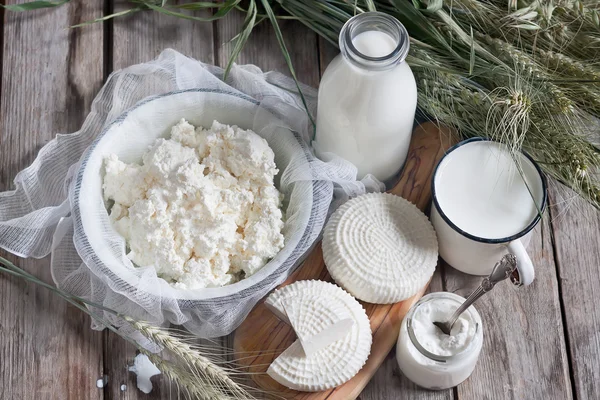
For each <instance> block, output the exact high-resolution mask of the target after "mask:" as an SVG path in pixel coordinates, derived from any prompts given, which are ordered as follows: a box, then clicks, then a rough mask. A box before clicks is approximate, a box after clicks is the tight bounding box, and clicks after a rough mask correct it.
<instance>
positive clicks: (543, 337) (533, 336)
mask: <svg viewBox="0 0 600 400" xmlns="http://www.w3.org/2000/svg"><path fill="white" fill-rule="evenodd" d="M548 222H549V218H548V215H547V214H546V216H545V218H544V220H543V223H542V224H538V226H537V227H536V228H535V230H534V231H533V234H532V236H531V242H530V244H529V246H528V248H527V252H528V253H529V255H530V256H531V259H532V261H533V264H534V265H535V268H536V278H535V281H534V282H533V284H532V285H530V286H528V287H526V288H520V289H516V288H514V287H513V286H511V285H510V284H509V283H508V282H502V283H500V284H498V285H497V286H496V287H495V288H494V290H493V291H492V292H491V293H489V294H488V295H486V296H484V297H482V298H481V299H480V300H478V301H477V303H476V304H475V308H476V309H477V311H479V314H480V315H481V318H482V320H483V328H484V330H483V332H484V333H483V337H484V345H483V349H482V352H481V355H480V358H479V362H478V364H477V368H476V369H475V371H474V373H473V375H471V377H470V378H469V379H468V380H467V381H465V382H464V383H463V384H461V385H459V386H458V387H457V394H458V399H482V400H487V399H490V400H492V399H494V400H495V399H515V400H521V399H561V400H562V399H564V400H567V399H572V398H573V394H572V393H571V382H570V378H569V368H568V361H567V352H566V345H565V340H564V335H563V323H562V318H561V313H560V298H559V291H558V282H557V278H556V268H555V264H554V256H553V252H552V242H551V240H550V224H549V223H548ZM444 275H445V289H446V291H449V292H455V293H457V294H459V295H461V296H464V297H466V296H468V295H469V294H470V293H471V291H472V290H474V289H475V288H476V287H477V286H478V285H479V284H480V282H481V277H475V276H467V275H466V274H463V273H462V272H459V271H457V270H455V269H453V268H451V267H450V266H446V267H445V269H444Z"/></svg>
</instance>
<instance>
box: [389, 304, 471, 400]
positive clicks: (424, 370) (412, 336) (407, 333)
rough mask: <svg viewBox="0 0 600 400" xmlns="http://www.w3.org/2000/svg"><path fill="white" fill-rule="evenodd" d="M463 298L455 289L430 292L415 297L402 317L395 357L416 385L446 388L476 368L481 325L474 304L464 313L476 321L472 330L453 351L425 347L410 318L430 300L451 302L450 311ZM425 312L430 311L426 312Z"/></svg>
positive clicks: (437, 388)
mask: <svg viewBox="0 0 600 400" xmlns="http://www.w3.org/2000/svg"><path fill="white" fill-rule="evenodd" d="M464 301H465V299H464V298H463V297H461V296H458V295H456V294H454V293H447V292H438V293H430V294H428V295H426V296H424V297H423V298H422V299H421V300H420V301H418V302H417V303H416V304H415V305H414V306H413V307H412V308H411V309H410V310H409V311H408V314H407V315H406V317H405V318H404V321H402V325H401V326H400V336H399V337H398V343H397V345H396V359H397V361H398V365H399V367H400V370H401V371H402V373H403V374H404V375H405V376H406V377H407V378H408V379H410V380H411V381H413V382H414V383H416V384H417V385H419V386H422V387H424V388H427V389H434V390H439V389H448V388H451V387H454V386H456V385H458V384H460V383H461V382H463V381H464V380H465V379H467V378H468V377H469V376H470V375H471V373H472V372H473V370H474V369H475V365H476V364H477V360H478V358H479V353H480V352H481V346H482V344H483V325H482V323H481V317H480V316H479V313H478V312H477V310H475V308H474V307H473V306H471V307H469V308H468V309H467V310H466V311H465V313H466V314H467V315H466V318H467V319H469V320H470V321H472V323H474V324H475V329H474V332H473V334H472V335H470V336H469V337H468V338H467V341H466V342H465V344H464V346H462V348H461V350H460V351H458V352H456V353H454V354H451V355H438V354H433V353H431V352H429V351H427V350H426V349H425V347H424V346H423V345H422V342H424V339H425V338H423V337H421V338H420V337H419V336H418V334H416V332H415V329H414V324H415V321H413V318H414V317H415V314H416V313H417V311H418V310H419V308H420V307H424V306H425V305H427V304H428V303H429V304H431V303H433V302H451V304H452V307H453V308H452V310H453V311H452V312H451V313H450V314H452V313H453V312H454V311H455V310H456V309H457V308H458V307H459V306H460V304H461V303H463V302H464ZM465 313H463V315H465ZM428 314H430V313H427V314H425V315H428ZM447 317H450V315H448V316H447ZM432 318H434V317H432ZM432 322H433V321H432ZM435 329H438V328H435Z"/></svg>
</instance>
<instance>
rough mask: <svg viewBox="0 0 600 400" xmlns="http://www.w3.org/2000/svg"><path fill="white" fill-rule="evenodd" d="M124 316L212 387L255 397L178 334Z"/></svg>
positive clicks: (236, 394)
mask: <svg viewBox="0 0 600 400" xmlns="http://www.w3.org/2000/svg"><path fill="white" fill-rule="evenodd" d="M123 318H124V319H125V321H127V322H128V323H129V324H130V325H131V326H132V327H133V328H134V329H136V330H137V331H139V332H140V333H142V334H143V335H144V336H145V337H147V338H148V339H150V340H151V341H152V342H154V343H156V344H157V345H159V346H162V347H164V348H166V349H167V350H169V351H170V352H171V353H173V354H174V355H175V356H177V357H178V358H179V359H180V360H182V361H183V362H184V363H185V364H186V365H188V366H190V368H191V370H192V371H193V373H194V375H199V376H200V377H202V378H203V379H204V380H206V381H208V382H209V383H210V385H211V387H213V388H214V389H215V390H217V391H219V392H220V393H221V394H222V395H223V394H227V393H229V394H232V395H234V396H236V398H244V399H252V398H254V397H253V396H252V395H250V393H249V392H248V391H247V390H246V389H245V388H244V387H242V386H241V385H240V384H238V383H236V382H234V381H233V380H232V379H231V378H230V377H229V376H228V374H227V371H226V370H225V369H224V368H222V367H220V366H217V365H215V364H214V363H213V362H212V361H211V360H209V359H208V358H207V357H205V356H204V355H203V354H201V353H200V352H199V351H197V350H195V349H194V348H192V346H191V345H189V344H188V343H186V342H185V341H183V340H181V339H179V338H178V337H177V336H175V335H171V334H169V333H167V332H165V331H164V330H162V329H160V328H157V327H155V326H152V325H150V324H147V323H145V322H141V321H137V320H134V319H132V318H129V317H127V316H124V317H123Z"/></svg>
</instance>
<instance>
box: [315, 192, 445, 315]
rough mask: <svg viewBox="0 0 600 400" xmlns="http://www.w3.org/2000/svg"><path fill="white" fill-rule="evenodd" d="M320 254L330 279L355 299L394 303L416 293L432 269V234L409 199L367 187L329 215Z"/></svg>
mask: <svg viewBox="0 0 600 400" xmlns="http://www.w3.org/2000/svg"><path fill="white" fill-rule="evenodd" d="M323 258H324V260H325V264H326V265H327V270H328V271H329V273H330V274H331V276H332V277H333V279H334V280H335V281H336V283H337V284H338V285H340V286H341V287H343V288H344V289H346V290H347V291H348V292H350V293H351V294H352V295H353V296H354V297H356V298H357V299H360V300H363V301H366V302H369V303H376V304H389V303H397V302H399V301H402V300H405V299H407V298H409V297H411V296H413V295H414V294H416V293H417V291H419V289H421V288H422V287H423V286H425V284H427V282H428V281H429V279H430V278H431V276H432V275H433V271H434V270H435V267H436V264H437V259H438V245H437V238H436V235H435V231H434V230H433V226H432V225H431V223H430V222H429V219H427V217H426V216H425V214H423V213H422V212H421V211H420V210H419V209H418V208H417V207H416V206H414V205H413V204H412V203H410V202H409V201H407V200H405V199H403V198H402V197H399V196H396V195H393V194H389V193H370V194H366V195H362V196H359V197H356V198H354V199H352V200H350V201H348V202H346V203H345V204H344V205H342V206H341V207H340V208H339V209H338V210H337V211H336V212H335V213H334V214H333V216H332V217H331V218H330V220H329V222H328V223H327V226H326V227H325V232H324V234H323Z"/></svg>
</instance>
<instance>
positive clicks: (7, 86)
mask: <svg viewBox="0 0 600 400" xmlns="http://www.w3.org/2000/svg"><path fill="white" fill-rule="evenodd" d="M20 2H22V1H19V3H20ZM9 3H13V1H10V2H9ZM102 11H103V2H102V1H101V0H94V1H87V2H72V3H70V4H68V5H65V6H64V7H61V8H60V9H55V10H40V11H35V12H30V13H10V12H6V13H5V15H4V18H3V20H4V26H3V65H2V85H1V97H0V116H1V118H0V190H8V189H10V188H12V186H13V184H12V180H13V178H14V176H15V175H16V174H17V172H18V171H19V170H21V169H23V168H24V167H26V166H27V165H29V164H30V163H31V162H32V161H33V159H34V158H35V156H36V155H37V152H38V150H39V149H40V148H41V147H42V146H43V145H44V144H46V143H47V142H48V141H49V140H51V139H52V138H53V137H54V135H55V134H56V133H57V132H62V133H65V132H71V131H75V130H77V129H79V127H80V125H81V123H82V122H83V120H84V118H85V116H86V114H87V113H88V112H89V109H90V104H91V101H92V99H93V98H94V96H95V94H96V92H97V91H98V90H99V88H100V86H101V84H102V78H103V71H102V61H103V53H102V38H103V31H102V27H101V26H97V27H90V28H89V29H87V30H86V31H85V32H82V31H77V30H69V29H67V27H68V26H70V25H72V24H75V23H78V22H80V21H82V20H89V19H93V18H97V17H99V16H101V15H102ZM3 14H4V13H3ZM2 255H3V256H4V255H5V254H4V253H2ZM8 258H10V259H12V260H13V261H14V262H15V263H17V264H19V265H21V266H22V267H24V268H25V269H27V270H28V271H30V272H31V273H33V274H35V275H36V276H38V277H40V278H41V279H43V280H44V281H46V282H52V279H51V277H50V269H49V259H48V258H45V259H42V260H21V259H17V258H16V257H10V256H9V257H8ZM0 303H2V304H3V307H2V311H0V338H1V339H0V398H2V399H27V400H29V399H59V398H60V399H74V400H79V399H102V398H103V393H102V391H101V390H98V389H97V388H96V380H97V378H98V377H100V376H101V375H102V373H103V371H102V342H101V338H102V335H101V333H99V332H95V331H92V330H91V329H90V319H89V318H88V317H86V316H85V315H84V314H83V313H81V312H80V311H79V310H77V309H75V308H73V307H70V306H67V303H66V302H65V301H64V300H62V299H60V298H58V297H57V296H56V295H54V294H53V293H51V292H50V291H48V290H47V289H44V288H40V287H37V286H36V285H34V284H27V283H25V282H23V281H20V280H18V279H15V278H8V277H6V276H4V275H2V276H0Z"/></svg>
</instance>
